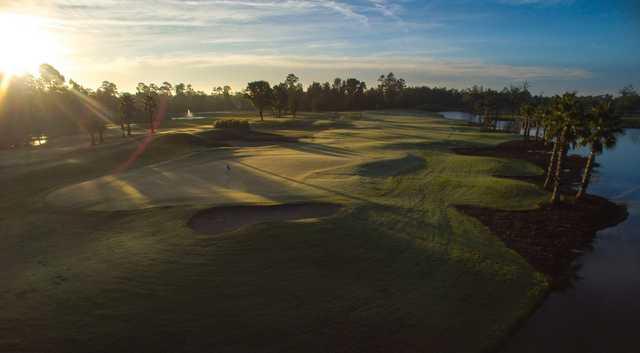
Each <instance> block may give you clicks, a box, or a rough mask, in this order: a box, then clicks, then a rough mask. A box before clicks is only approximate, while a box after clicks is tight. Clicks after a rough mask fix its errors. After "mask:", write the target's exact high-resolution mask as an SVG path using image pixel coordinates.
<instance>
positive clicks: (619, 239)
mask: <svg viewBox="0 0 640 353" xmlns="http://www.w3.org/2000/svg"><path fill="white" fill-rule="evenodd" d="M574 152H575V153H578V154H586V153H587V151H586V150H584V149H580V150H576V151H574ZM597 162H598V163H599V164H600V166H599V167H598V168H597V169H596V171H595V174H594V179H593V183H592V185H591V187H590V189H589V193H592V194H596V195H600V196H603V197H606V198H608V199H610V200H612V201H614V202H617V203H626V204H627V205H628V209H629V218H628V219H627V220H626V221H625V222H623V223H621V224H619V225H617V226H615V227H612V228H608V229H605V230H602V231H600V232H598V234H597V237H596V239H595V240H594V243H593V249H592V250H589V251H587V252H586V253H585V254H584V256H581V257H580V258H578V260H577V261H578V265H579V266H580V268H579V270H578V276H579V278H578V279H577V280H576V283H575V285H574V287H573V288H569V289H565V290H563V291H559V292H552V293H551V294H550V295H549V297H548V298H547V299H546V301H545V302H544V303H543V304H542V306H541V307H540V308H539V309H538V310H537V311H536V313H534V314H533V316H532V317H531V318H529V320H528V321H527V322H526V323H525V324H524V325H523V327H522V328H521V329H520V330H519V331H518V332H517V333H516V334H515V335H514V336H513V337H512V338H510V339H509V341H508V342H507V344H506V347H505V349H504V352H505V353H512V352H513V353H515V352H518V353H526V352H580V353H588V352H608V353H617V352H620V353H623V352H625V353H626V352H637V351H638V350H639V349H640V348H639V347H640V346H639V345H638V323H640V129H627V130H625V134H624V135H623V136H620V137H619V141H618V144H617V146H616V147H615V148H612V149H609V150H606V151H604V153H603V154H602V155H600V156H598V157H597Z"/></svg>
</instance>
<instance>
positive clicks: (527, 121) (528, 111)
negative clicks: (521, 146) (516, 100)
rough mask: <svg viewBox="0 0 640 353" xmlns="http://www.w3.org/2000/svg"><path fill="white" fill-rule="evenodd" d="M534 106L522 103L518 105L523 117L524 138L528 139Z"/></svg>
mask: <svg viewBox="0 0 640 353" xmlns="http://www.w3.org/2000/svg"><path fill="white" fill-rule="evenodd" d="M535 112H536V110H535V107H533V106H532V105H531V104H524V105H522V107H520V115H521V116H522V117H523V118H524V140H525V141H528V140H529V131H530V130H531V120H533V116H534V115H535Z"/></svg>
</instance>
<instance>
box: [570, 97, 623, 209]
mask: <svg viewBox="0 0 640 353" xmlns="http://www.w3.org/2000/svg"><path fill="white" fill-rule="evenodd" d="M621 124H622V122H621V120H620V118H619V117H618V116H616V115H615V107H614V105H613V102H612V101H611V100H610V99H607V100H605V101H603V102H600V103H598V104H597V105H596V106H595V107H593V108H592V109H591V111H590V112H589V113H588V114H587V115H586V116H585V118H584V120H583V121H582V124H581V126H580V128H579V129H578V139H579V144H580V145H582V146H588V147H589V149H590V151H589V157H588V158H587V162H586V165H585V167H584V173H583V175H582V181H581V183H580V189H579V190H578V193H577V195H576V198H577V199H580V198H582V197H583V196H584V194H586V192H587V188H588V187H589V183H590V181H591V171H592V169H593V163H595V160H596V155H598V154H600V153H602V150H603V149H604V148H605V147H606V148H612V147H613V146H615V144H616V142H617V135H618V134H620V133H622V128H621Z"/></svg>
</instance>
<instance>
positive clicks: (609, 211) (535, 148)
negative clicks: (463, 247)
mask: <svg viewBox="0 0 640 353" xmlns="http://www.w3.org/2000/svg"><path fill="white" fill-rule="evenodd" d="M550 150H551V146H545V145H544V143H542V142H538V141H530V142H524V141H509V142H506V143H503V144H500V145H498V146H496V147H491V148H464V149H462V148H461V149H456V150H455V152H456V153H460V154H466V155H481V156H495V157H506V158H517V159H524V160H527V161H529V162H532V163H534V164H537V165H539V166H541V167H543V168H545V169H546V165H547V162H548V160H549V155H550ZM565 165H566V168H567V169H565V172H564V173H563V175H562V181H563V183H564V185H565V186H564V187H563V189H562V191H563V196H564V197H563V198H564V201H563V202H562V203H560V204H558V205H555V206H553V205H550V204H543V205H540V206H539V207H538V208H536V209H533V210H526V211H509V210H499V209H493V208H485V207H476V206H468V205H464V206H463V205H459V206H457V208H458V209H459V210H461V211H462V212H464V213H466V214H468V215H470V216H474V217H476V218H477V219H478V220H480V222H482V223H483V224H484V225H485V226H487V227H488V228H489V229H490V230H491V231H492V232H493V233H494V234H496V235H497V236H498V237H500V239H502V241H503V242H504V243H505V244H506V246H507V247H509V248H510V249H513V250H515V251H516V252H518V253H519V254H520V255H521V256H523V257H524V258H525V259H527V261H528V262H529V263H530V264H531V265H532V266H533V267H534V268H535V269H536V270H537V271H540V272H542V273H544V274H546V275H547V276H548V277H549V279H550V280H551V284H552V287H554V288H562V287H565V286H567V285H570V284H571V282H572V279H573V278H575V270H576V268H575V266H574V265H573V264H574V260H575V259H576V258H577V257H578V256H579V255H580V254H581V253H582V252H583V251H584V250H585V249H587V248H589V246H590V245H591V242H592V241H593V238H594V237H595V235H596V232H597V231H599V230H602V229H604V228H608V227H611V226H614V225H616V224H618V223H620V222H622V221H624V220H625V219H626V218H627V216H628V213H627V208H626V206H624V205H617V204H615V203H613V202H610V201H608V200H606V199H604V198H601V197H597V196H592V195H587V196H585V197H584V198H583V199H581V200H575V199H574V197H573V195H574V194H575V189H574V188H573V187H572V186H573V185H575V184H576V183H578V182H579V180H580V176H581V173H582V168H583V166H584V158H582V157H579V156H569V158H568V159H567V163H566V164H565ZM544 177H545V176H544V175H541V176H536V177H510V178H515V179H520V180H527V181H530V182H533V183H537V184H540V185H542V183H543V182H544Z"/></svg>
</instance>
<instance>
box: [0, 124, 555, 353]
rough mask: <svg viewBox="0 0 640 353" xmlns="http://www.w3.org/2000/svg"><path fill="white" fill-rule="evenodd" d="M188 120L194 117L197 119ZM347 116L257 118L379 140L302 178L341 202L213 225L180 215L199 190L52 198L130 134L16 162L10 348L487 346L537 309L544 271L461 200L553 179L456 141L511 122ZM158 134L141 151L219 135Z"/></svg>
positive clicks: (107, 165)
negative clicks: (68, 204) (283, 216)
mask: <svg viewBox="0 0 640 353" xmlns="http://www.w3.org/2000/svg"><path fill="white" fill-rule="evenodd" d="M309 119H311V118H310V117H309ZM318 119H319V120H322V119H323V118H322V117H318ZM191 123H193V124H194V125H193V126H192V128H193V129H196V130H197V129H198V123H195V122H191ZM203 124H204V122H203ZM207 124H210V122H208V123H207ZM274 124H275V123H274ZM353 124H354V125H353V126H346V127H339V126H334V127H332V128H331V129H322V130H314V129H307V127H305V126H301V127H300V126H297V127H294V129H293V130H295V129H296V128H297V129H299V130H297V131H285V132H283V131H282V130H281V129H279V128H278V127H274V128H273V129H270V127H269V126H268V125H267V124H265V125H262V127H261V129H262V130H261V131H266V132H268V131H271V130H274V131H275V132H278V133H283V134H290V135H292V136H298V135H309V134H312V136H313V144H311V143H310V142H307V143H308V145H307V146H306V147H305V149H304V151H307V152H308V151H315V153H319V154H320V153H328V152H329V151H330V152H331V153H338V152H340V151H342V152H340V153H344V154H345V155H350V156H351V155H353V156H356V157H357V158H365V157H367V158H368V157H369V156H372V157H375V160H377V162H363V163H356V164H354V165H352V166H350V167H340V168H339V169H336V170H334V171H332V170H328V171H323V172H319V173H316V174H314V175H313V176H311V177H308V178H306V179H304V180H299V181H300V182H301V183H305V184H308V185H310V186H311V187H317V188H322V189H323V190H327V192H328V193H329V194H330V195H333V196H331V197H333V198H334V200H336V201H340V202H343V203H345V206H346V207H345V209H344V210H343V211H342V212H340V213H339V214H337V215H336V216H333V217H330V218H328V219H324V220H321V221H312V222H275V223H268V224H261V225H255V226H250V227H248V228H244V229H242V230H238V231H236V232H233V233H229V234H226V235H223V236H220V237H209V236H204V235H199V234H195V233H194V232H193V231H192V230H190V229H189V228H188V227H187V226H186V223H187V221H188V219H189V218H190V217H191V216H192V215H193V214H195V212H197V211H198V210H199V209H201V208H202V207H204V206H193V207H189V206H186V207H185V206H180V207H159V208H151V209H144V210H134V211H116V212H92V211H86V210H82V209H63V208H51V207H50V206H48V205H47V204H46V203H45V202H44V201H43V200H44V197H45V196H46V195H47V194H48V193H49V192H50V191H52V190H55V189H58V188H60V187H62V186H66V185H72V184H75V183H79V182H82V181H86V180H90V179H92V178H95V177H98V176H102V175H105V174H109V173H111V172H112V171H113V170H115V169H117V168H118V167H119V166H120V165H121V164H122V163H123V162H124V161H126V160H127V159H128V158H129V156H131V153H132V152H133V151H134V150H135V147H136V146H125V147H114V146H109V145H106V146H99V147H98V148H96V149H95V150H93V151H92V152H90V153H87V152H86V151H83V152H77V153H76V154H73V155H71V156H65V157H64V159H63V163H61V164H55V165H53V166H51V167H47V166H46V165H43V166H42V167H41V168H36V169H33V170H30V169H25V170H23V171H20V170H15V171H12V172H11V173H12V174H6V178H7V179H6V181H5V185H11V187H10V188H8V189H9V190H7V194H6V195H3V199H2V201H1V203H0V229H2V235H3V236H2V238H1V239H0V259H1V260H0V265H1V266H2V267H3V271H2V272H0V282H1V283H3V286H2V289H0V307H2V308H3V310H2V312H1V313H0V351H50V350H51V349H52V347H53V348H54V350H55V349H57V350H59V351H78V352H84V351H92V352H100V351H104V352H140V351H157V352H203V351H215V352H336V351H397V352H401V351H425V352H433V351H438V352H481V351H484V350H486V349H489V348H491V347H493V346H494V345H495V344H496V343H497V342H498V341H499V340H500V339H502V338H503V337H504V335H505V334H506V333H507V331H508V330H509V329H510V328H511V327H512V325H513V324H514V323H515V322H517V321H518V320H520V319H521V318H522V317H523V316H525V315H526V314H527V313H529V312H530V310H531V309H532V308H533V306H534V305H535V303H536V302H537V301H538V300H539V298H540V297H541V296H542V294H543V293H544V291H545V290H546V283H545V282H544V280H543V279H542V277H541V276H540V275H539V274H537V273H535V272H534V271H533V270H532V269H531V267H530V266H529V265H528V264H527V263H526V262H525V261H524V260H523V259H522V258H521V257H520V256H518V255H517V254H516V253H514V252H513V251H511V250H509V249H507V248H505V247H504V245H503V244H502V243H501V242H500V241H499V240H498V239H497V238H496V237H495V236H493V235H492V234H491V233H490V232H489V231H488V230H487V229H486V228H485V227H484V226H482V225H481V224H480V223H479V222H478V221H477V220H475V219H473V218H470V217H467V216H465V215H463V214H461V213H459V212H457V211H456V210H455V209H454V208H453V207H452V205H454V204H477V205H485V206H491V207H499V208H506V209H524V208H530V207H533V206H534V205H535V204H536V203H537V202H539V201H540V200H542V199H543V198H545V197H546V195H545V192H544V191H542V190H540V189H539V188H537V187H535V186H534V185H532V184H528V183H525V182H521V181H516V180H509V179H504V178H496V177H493V176H492V175H531V174H535V173H540V172H542V171H541V170H539V169H538V168H537V167H535V166H533V165H531V164H528V163H524V162H521V161H513V160H506V159H497V158H490V157H470V156H461V155H456V154H454V153H452V152H450V151H449V148H450V147H454V146H469V145H492V144H496V143H499V142H501V141H505V140H506V139H509V138H512V136H509V135H506V134H492V133H482V132H479V131H478V130H477V129H474V128H471V127H465V126H463V125H461V124H455V123H450V122H447V121H444V120H442V119H437V118H432V117H429V116H427V115H424V114H420V113H407V114H403V113H400V112H381V113H375V112H368V113H366V114H364V117H363V118H362V119H358V120H355V121H353ZM276 125H277V124H276ZM209 126H210V125H209ZM195 133H196V134H197V132H195ZM204 136H206V133H205V135H204ZM198 138H200V137H198ZM159 141H160V142H157V141H156V143H155V144H153V145H152V148H151V149H150V150H148V151H146V152H145V153H143V154H141V155H140V158H139V159H137V160H136V162H135V164H134V165H133V166H132V168H144V166H145V165H150V164H153V163H157V162H161V161H168V160H172V159H174V158H177V157H180V156H184V155H188V154H194V153H195V154H210V153H217V152H216V149H215V148H210V147H208V146H202V145H200V144H198V143H193V142H194V141H196V142H197V141H199V140H193V139H192V138H191V137H185V138H182V137H181V138H168V139H165V140H164V142H162V140H159ZM275 143H278V142H277V141H276V142H275ZM290 144H291V143H287V145H290ZM299 146H300V147H303V146H304V145H303V142H301V143H300V145H299ZM294 147H296V146H295V145H294V146H292V148H294ZM347 152H348V153H349V154H347ZM402 156H405V157H402ZM264 158H269V157H268V156H267V155H265V157H264ZM353 158H355V157H353ZM67 160H73V161H72V162H67ZM292 168H293V167H292ZM349 168H351V170H347V169H349ZM274 173H275V170H274ZM278 173H280V171H278ZM283 173H284V175H288V174H287V171H286V170H285V171H284V172H283ZM179 183H180V181H176V186H179ZM58 348H59V349H58Z"/></svg>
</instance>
